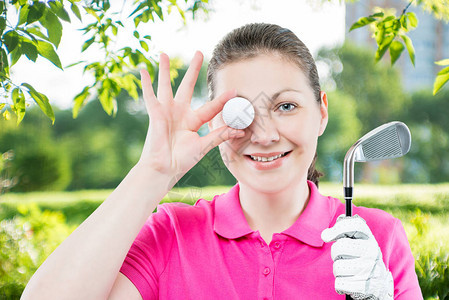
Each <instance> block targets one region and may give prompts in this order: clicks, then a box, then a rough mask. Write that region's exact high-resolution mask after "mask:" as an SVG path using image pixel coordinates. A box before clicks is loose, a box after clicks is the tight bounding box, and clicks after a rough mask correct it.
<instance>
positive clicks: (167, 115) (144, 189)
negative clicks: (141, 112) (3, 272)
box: [22, 51, 244, 300]
mask: <svg viewBox="0 0 449 300" xmlns="http://www.w3.org/2000/svg"><path fill="white" fill-rule="evenodd" d="M202 61H203V55H202V54H201V52H199V51H198V52H196V53H195V56H194V58H193V60H192V62H191V64H190V66H189V68H188V70H187V72H186V75H185V76H184V78H183V80H182V82H181V84H180V86H179V88H178V90H177V93H176V97H175V98H173V92H172V89H171V83H170V62H169V57H168V56H167V55H166V54H164V53H163V54H161V56H160V64H159V80H158V91H157V93H158V95H157V98H156V96H155V94H154V91H153V87H152V84H151V78H150V75H149V74H148V72H146V71H141V76H142V91H143V98H144V102H145V107H146V110H147V113H148V116H149V120H150V122H149V128H148V132H147V136H146V139H145V143H144V146H143V150H142V154H141V157H140V159H139V162H138V163H137V164H136V166H134V167H133V168H132V169H131V171H130V172H129V173H128V175H127V176H126V177H125V179H124V180H123V181H122V182H121V183H120V185H119V186H118V187H117V188H116V189H115V190H114V192H113V193H112V194H111V195H110V196H109V197H108V198H107V199H106V200H105V201H104V202H103V203H102V204H101V205H100V206H99V207H98V208H97V209H96V210H95V211H94V212H93V213H92V215H90V216H89V217H88V218H87V219H86V220H85V221H84V222H83V223H82V224H81V225H80V226H79V227H78V228H77V229H76V230H75V231H74V232H73V233H72V234H71V235H70V236H69V237H68V238H67V239H66V240H65V241H64V242H63V243H62V244H61V245H60V246H59V247H58V248H57V249H56V250H55V251H54V252H53V253H52V254H51V255H50V256H49V257H48V258H47V260H45V261H44V263H43V264H42V265H41V266H40V267H39V269H38V270H37V271H36V273H35V274H34V275H33V277H32V278H31V280H30V281H29V282H28V284H27V286H26V288H25V290H24V292H23V295H22V299H33V300H34V299H106V298H107V297H108V295H109V293H110V292H111V288H112V286H113V285H114V282H115V281H116V279H117V275H118V272H119V270H120V267H121V265H122V264H123V261H124V260H125V257H126V254H127V253H128V251H129V249H130V247H131V245H132V243H133V241H134V239H135V238H136V236H137V235H138V233H139V231H140V229H141V228H142V226H143V225H144V224H145V221H146V220H147V219H148V217H149V216H150V214H151V213H152V212H153V211H154V209H155V208H156V206H157V205H158V204H159V202H160V201H161V200H162V198H163V197H164V196H165V195H166V194H167V193H168V191H170V190H171V188H172V187H173V186H174V185H175V184H176V182H177V181H179V179H181V178H182V176H183V175H184V174H185V173H187V172H188V171H189V170H190V169H191V168H192V167H193V166H195V165H196V164H197V163H198V162H199V161H200V160H201V158H203V157H204V156H205V155H206V154H207V153H208V152H209V151H210V150H211V149H213V148H215V147H216V146H218V145H219V144H221V143H222V142H225V141H227V140H229V139H231V138H237V137H240V136H238V135H236V133H238V132H241V133H243V134H244V131H243V130H235V129H232V128H230V127H227V126H222V127H220V128H217V129H215V130H213V131H212V132H210V133H209V134H207V135H206V136H204V137H200V136H199V135H198V132H197V131H198V130H199V129H200V127H201V126H202V125H203V124H205V123H206V122H209V121H210V120H211V119H212V118H213V117H214V116H216V115H217V114H218V113H219V112H220V111H221V110H222V109H223V106H224V104H225V103H226V102H227V101H228V100H229V99H230V98H232V97H235V95H236V91H235V90H232V91H227V92H225V93H223V94H222V95H220V96H219V97H217V98H216V99H214V100H212V101H209V102H207V103H206V104H204V105H203V106H202V107H200V108H198V109H197V110H195V111H193V110H192V109H191V107H190V102H191V99H192V95H193V90H194V87H195V83H196V80H197V78H198V74H199V71H200V69H201V64H202ZM125 282H126V281H125Z"/></svg>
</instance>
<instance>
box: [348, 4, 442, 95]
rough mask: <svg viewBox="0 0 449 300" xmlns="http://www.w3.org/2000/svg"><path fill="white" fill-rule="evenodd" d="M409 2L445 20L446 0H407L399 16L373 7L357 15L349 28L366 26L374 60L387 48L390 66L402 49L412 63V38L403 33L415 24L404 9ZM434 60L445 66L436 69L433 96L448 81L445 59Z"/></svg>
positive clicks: (408, 5) (410, 14) (412, 15)
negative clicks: (373, 44) (373, 43)
mask: <svg viewBox="0 0 449 300" xmlns="http://www.w3.org/2000/svg"><path fill="white" fill-rule="evenodd" d="M412 4H414V5H417V6H420V7H421V8H422V9H424V10H425V11H429V12H431V13H432V14H433V15H434V16H435V18H437V19H442V20H445V21H449V0H417V1H415V0H411V1H409V2H408V4H404V9H403V10H402V12H401V14H400V15H399V16H396V12H395V11H393V10H391V9H388V8H382V7H374V8H373V10H374V11H373V14H371V15H369V16H364V17H360V19H358V20H357V22H355V23H354V24H352V26H351V28H350V29H349V31H352V30H354V29H357V28H361V27H364V26H369V28H370V30H371V31H372V32H373V37H374V38H375V39H376V43H377V51H376V54H375V61H376V62H378V61H379V60H380V59H381V58H382V57H383V56H384V54H385V53H386V52H387V51H388V52H389V53H390V61H391V65H393V64H394V63H395V62H396V61H397V60H398V58H399V57H400V56H401V54H402V52H403V51H404V49H407V52H408V54H409V57H410V61H411V63H412V64H413V66H414V65H415V49H414V47H413V42H412V40H411V39H410V37H408V36H407V33H408V32H409V31H411V30H414V29H415V28H416V27H418V18H417V17H416V15H415V14H414V13H413V12H407V9H408V8H409V7H410V5H412ZM435 63H436V64H438V65H441V66H444V67H445V68H443V69H442V70H440V71H439V72H438V74H437V77H436V78H435V82H434V87H433V94H434V95H435V94H436V93H438V92H439V91H440V90H441V88H442V87H443V86H444V85H445V84H446V83H447V82H448V81H449V59H443V60H440V61H437V62H435Z"/></svg>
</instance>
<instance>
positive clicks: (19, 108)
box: [12, 88, 25, 125]
mask: <svg viewBox="0 0 449 300" xmlns="http://www.w3.org/2000/svg"><path fill="white" fill-rule="evenodd" d="M12 99H13V103H14V112H15V113H16V115H17V125H19V124H20V122H22V120H23V117H24V116H25V96H24V95H23V92H22V90H20V89H19V88H15V89H14V90H13V91H12Z"/></svg>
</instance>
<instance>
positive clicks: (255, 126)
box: [248, 111, 279, 146]
mask: <svg viewBox="0 0 449 300" xmlns="http://www.w3.org/2000/svg"><path fill="white" fill-rule="evenodd" d="M248 129H249V131H250V132H251V143H254V144H261V145H263V146H268V145H270V144H271V143H273V142H277V141H279V132H278V129H277V126H276V123H275V121H274V120H273V118H272V117H271V116H270V114H269V113H268V112H266V111H265V112H260V111H257V112H256V114H255V116H254V121H253V122H252V123H251V125H250V126H249V127H248Z"/></svg>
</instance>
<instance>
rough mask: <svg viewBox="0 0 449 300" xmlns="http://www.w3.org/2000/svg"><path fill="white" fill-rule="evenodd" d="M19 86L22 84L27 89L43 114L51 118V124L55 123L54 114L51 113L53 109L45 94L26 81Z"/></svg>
mask: <svg viewBox="0 0 449 300" xmlns="http://www.w3.org/2000/svg"><path fill="white" fill-rule="evenodd" d="M21 86H24V87H26V88H27V89H28V93H29V94H30V96H31V98H33V99H34V101H35V102H36V103H37V105H39V107H40V108H41V110H42V111H43V112H44V114H45V115H46V116H47V117H49V118H50V120H52V124H54V123H55V114H54V113H53V109H52V107H51V105H50V101H48V98H47V96H45V95H44V94H42V93H39V92H38V91H36V90H35V89H34V88H33V87H32V86H31V85H29V84H28V83H22V84H21Z"/></svg>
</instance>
